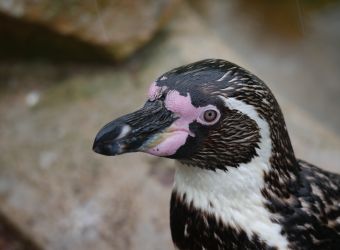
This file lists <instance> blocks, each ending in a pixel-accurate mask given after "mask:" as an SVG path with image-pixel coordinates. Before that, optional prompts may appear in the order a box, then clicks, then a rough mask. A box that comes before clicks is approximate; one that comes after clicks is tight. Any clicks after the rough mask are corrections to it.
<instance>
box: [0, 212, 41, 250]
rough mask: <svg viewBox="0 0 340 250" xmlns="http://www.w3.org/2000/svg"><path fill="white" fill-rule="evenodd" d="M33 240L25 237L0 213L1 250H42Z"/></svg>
mask: <svg viewBox="0 0 340 250" xmlns="http://www.w3.org/2000/svg"><path fill="white" fill-rule="evenodd" d="M41 249H42V248H41V247H40V246H38V244H37V243H35V242H33V241H32V238H30V237H28V236H26V235H24V234H23V233H22V232H21V231H20V230H19V229H18V228H17V227H16V226H15V225H14V224H13V223H12V222H11V221H9V220H8V218H7V217H6V216H4V215H3V214H2V213H0V250H41Z"/></svg>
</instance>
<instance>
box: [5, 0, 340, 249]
mask: <svg viewBox="0 0 340 250" xmlns="http://www.w3.org/2000/svg"><path fill="white" fill-rule="evenodd" d="M179 9H180V11H179V12H178V13H177V16H176V18H174V19H173V21H172V22H171V23H170V25H168V26H167V30H166V33H165V36H164V39H160V40H158V41H157V42H155V44H154V45H153V46H152V48H151V47H149V48H148V49H146V50H143V52H142V53H138V56H136V57H135V58H134V59H133V60H131V61H130V62H129V63H127V65H126V67H120V68H112V67H109V68H107V69H105V67H98V68H90V69H89V68H83V69H77V67H75V68H69V70H68V71H67V72H68V73H62V72H63V70H60V69H59V68H49V66H48V65H46V64H42V65H38V66H39V67H36V66H35V67H34V66H32V65H23V66H21V67H23V69H20V68H19V67H20V65H16V66H15V67H14V66H11V67H9V68H5V69H4V70H3V71H2V74H4V75H5V74H6V73H7V74H8V75H6V77H3V78H1V77H0V78H1V79H5V80H6V81H11V82H18V83H27V81H28V80H31V81H33V80H32V79H31V78H32V76H34V78H36V79H40V80H39V82H41V85H44V84H45V81H44V79H43V76H44V74H46V72H49V74H48V76H46V75H45V78H49V82H51V84H49V85H48V86H49V87H45V88H47V89H45V88H43V89H42V90H41V100H40V101H39V102H38V103H37V105H36V106H35V108H34V109H31V108H27V104H26V102H25V101H24V100H25V98H20V97H22V96H26V95H25V89H24V88H25V87H27V85H25V84H21V85H20V86H23V87H22V89H20V91H15V90H13V91H10V92H8V93H7V94H6V95H4V96H1V97H2V98H0V117H1V123H0V138H1V140H0V152H1V157H0V210H1V211H3V213H4V214H6V216H8V217H10V218H11V220H12V221H13V222H15V223H16V224H17V225H18V226H19V227H20V228H21V229H22V230H23V231H24V232H26V233H29V234H30V235H31V237H32V238H34V239H35V240H36V241H37V242H38V243H39V244H40V245H42V246H43V248H44V249H51V250H54V249H65V250H68V249H72V250H78V249H81V250H90V249H101V250H106V249H107V250H108V249H124V250H135V249H138V250H161V249H172V247H173V245H172V242H171V236H170V230H169V199H170V192H171V184H170V182H171V180H172V176H171V174H172V171H171V168H170V167H171V165H172V164H173V162H172V161H171V160H169V159H160V158H154V157H151V156H147V155H145V154H127V155H121V156H117V157H103V156H100V155H98V154H95V153H93V152H92V150H91V147H92V142H93V139H94V136H95V134H96V133H97V132H98V129H99V128H100V127H102V126H103V125H104V124H105V123H106V122H107V121H109V120H110V119H112V118H114V117H117V116H119V115H122V114H124V113H127V112H130V111H133V110H136V109H137V108H138V107H140V106H141V105H143V103H144V101H145V98H146V91H147V88H148V85H149V84H150V83H151V82H152V81H153V80H154V79H155V78H156V77H157V76H159V75H160V74H161V73H163V72H165V71H167V70H169V69H170V68H172V67H175V66H179V65H181V64H184V63H189V62H192V61H195V60H198V59H202V58H207V57H220V58H225V59H228V60H230V61H233V62H236V63H239V64H240V65H244V66H245V67H247V68H248V67H249V63H248V65H247V64H246V63H245V62H247V59H248V57H244V58H242V57H240V56H239V54H238V53H233V52H234V50H232V49H231V47H229V46H228V44H226V43H225V42H224V40H222V39H220V38H219V37H218V36H217V35H216V33H213V32H212V30H211V29H210V27H209V26H206V25H205V23H204V22H203V21H202V18H200V17H199V16H197V15H196V14H195V12H193V11H192V10H191V9H190V8H186V5H183V6H181V8H179ZM202 37H204V38H207V39H202ZM130 64H133V65H132V66H133V67H132V66H131V65H130ZM131 68H132V69H131ZM270 69H272V68H270ZM39 70H40V71H41V72H40V73H39V74H38V73H37V71H39ZM53 70H55V72H53ZM24 71H25V72H26V73H24ZM268 71H269V69H268ZM8 72H10V73H8ZM19 73H21V74H19ZM267 73H268V72H267ZM0 75H1V71H0ZM25 75H26V76H25ZM50 75H52V76H53V75H54V76H55V79H54V80H53V79H52V78H53V77H51V76H50ZM53 83H55V84H53ZM33 86H34V87H36V85H34V84H33ZM30 91H31V90H30V89H29V90H27V93H30ZM316 91H317V92H318V93H319V92H320V89H316ZM280 94H281V93H280V92H275V95H276V96H277V97H278V99H279V101H280V104H281V106H282V109H283V112H284V114H285V117H286V120H287V125H288V128H289V131H290V134H291V137H292V140H293V144H294V147H295V150H296V152H297V154H298V156H299V157H301V158H303V159H305V160H308V161H311V162H312V163H315V164H317V165H320V166H323V167H326V168H327V169H328V170H332V171H334V172H340V169H339V168H338V163H339V161H340V154H339V152H340V139H339V137H338V136H337V135H336V134H334V133H332V132H331V131H327V128H324V121H322V120H321V124H320V121H319V120H318V121H315V119H312V118H311V117H310V116H309V114H308V113H307V114H306V113H305V112H303V111H301V110H299V106H297V105H295V104H294V103H292V102H291V100H290V99H288V100H287V99H286V98H284V97H282V95H280ZM18 95H19V96H18ZM20 100H23V101H21V102H20ZM9 107H10V108H9Z"/></svg>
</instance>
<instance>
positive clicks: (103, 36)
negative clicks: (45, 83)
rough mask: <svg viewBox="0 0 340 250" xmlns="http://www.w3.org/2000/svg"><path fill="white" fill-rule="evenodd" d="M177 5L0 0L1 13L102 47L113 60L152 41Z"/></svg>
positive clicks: (160, 0) (162, 0)
mask: <svg viewBox="0 0 340 250" xmlns="http://www.w3.org/2000/svg"><path fill="white" fill-rule="evenodd" d="M177 2H178V0H141V1H121V0H113V1H107V0H72V1H71V0H62V1H49V0H35V1H30V0H0V13H1V12H2V13H5V14H6V15H9V16H12V17H15V18H18V19H22V20H24V21H27V22H32V23H37V24H41V25H43V26H45V27H47V28H49V29H50V30H53V31H55V32H58V33H61V34H64V35H70V36H72V37H76V38H77V39H79V40H81V41H85V42H88V43H90V44H94V45H97V46H100V47H104V48H105V49H106V51H107V52H109V53H110V54H111V55H112V56H113V57H114V58H115V59H124V58H126V57H128V56H129V55H131V53H133V52H135V51H136V50H137V49H139V48H141V47H142V46H143V45H144V44H145V43H147V42H148V41H150V40H151V39H152V37H153V36H154V34H155V33H156V32H157V31H158V30H159V29H160V28H161V27H162V26H163V25H164V24H165V23H166V22H167V20H169V18H170V16H171V14H172V13H173V12H174V10H175V9H176V6H177ZM31 39H34V37H33V38H31Z"/></svg>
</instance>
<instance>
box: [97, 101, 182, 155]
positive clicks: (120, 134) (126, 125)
mask: <svg viewBox="0 0 340 250" xmlns="http://www.w3.org/2000/svg"><path fill="white" fill-rule="evenodd" d="M175 120H176V118H175V117H174V115H173V113H172V112H171V111H169V110H167V109H166V108H165V106H164V104H163V102H162V101H160V100H156V101H152V102H151V101H148V102H146V104H145V105H144V107H142V108H141V109H139V110H137V111H135V112H133V113H131V114H127V115H125V116H122V117H120V118H118V119H116V120H113V121H111V122H110V123H108V124H106V125H105V126H104V127H103V128H102V129H101V130H100V131H99V132H98V133H97V135H96V138H95V140H94V143H93V151H94V152H96V153H98V154H102V155H109V156H113V155H119V154H123V153H129V152H137V151H145V150H146V149H147V148H148V146H147V145H149V142H150V141H152V140H153V139H154V137H155V135H159V134H162V131H163V130H165V129H166V128H168V127H169V126H170V125H171V124H172V123H173V122H174V121H175Z"/></svg>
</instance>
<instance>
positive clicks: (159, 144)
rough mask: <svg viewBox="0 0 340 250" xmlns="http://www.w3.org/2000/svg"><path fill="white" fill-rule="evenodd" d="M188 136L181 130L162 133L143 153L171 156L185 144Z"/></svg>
mask: <svg viewBox="0 0 340 250" xmlns="http://www.w3.org/2000/svg"><path fill="white" fill-rule="evenodd" d="M188 136H189V133H188V132H186V131H182V130H178V131H172V132H164V133H162V134H160V135H158V136H157V138H155V139H154V141H153V142H151V143H150V145H149V146H148V148H147V149H146V150H143V151H144V152H146V153H149V154H152V155H155V156H163V157H167V156H172V155H174V154H176V152H177V150H178V149H179V148H180V147H182V146H183V145H184V144H185V143H186V141H187V138H188ZM155 143H156V145H155Z"/></svg>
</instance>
